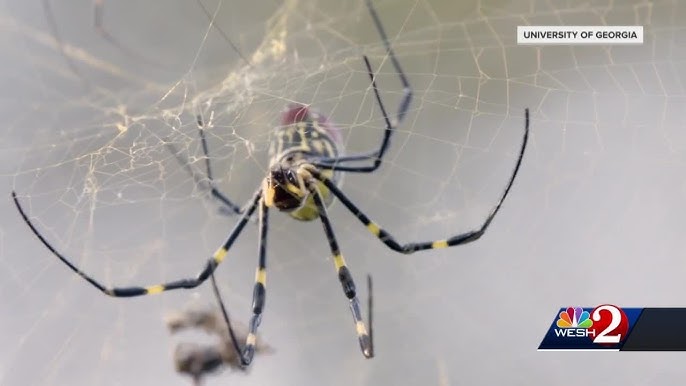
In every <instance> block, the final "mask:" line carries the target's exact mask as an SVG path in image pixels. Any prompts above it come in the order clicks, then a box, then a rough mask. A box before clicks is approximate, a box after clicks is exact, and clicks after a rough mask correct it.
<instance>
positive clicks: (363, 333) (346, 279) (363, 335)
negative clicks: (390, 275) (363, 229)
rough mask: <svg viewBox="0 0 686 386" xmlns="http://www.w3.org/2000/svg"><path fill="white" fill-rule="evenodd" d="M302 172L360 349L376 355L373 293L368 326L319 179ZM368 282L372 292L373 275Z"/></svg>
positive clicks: (303, 170)
mask: <svg viewBox="0 0 686 386" xmlns="http://www.w3.org/2000/svg"><path fill="white" fill-rule="evenodd" d="M301 173H303V174H305V175H306V176H305V181H306V184H307V188H308V189H309V191H310V192H311V194H312V198H313V199H314V203H315V205H316V206H317V210H318V211H319V219H320V220H321V222H322V226H323V227H324V233H325V234H326V238H327V241H328V242H329V247H330V248H331V254H332V255H333V261H334V265H335V267H336V273H337V274H338V280H339V281H340V282H341V286H342V287H343V293H344V294H345V297H346V298H348V300H349V301H350V311H351V312H352V315H353V321H354V322H355V330H356V332H357V338H358V340H359V342H360V349H361V350H362V354H363V355H364V356H365V358H373V357H374V341H373V340H372V335H371V331H372V330H371V328H372V326H371V320H372V319H371V295H370V302H369V303H370V308H369V310H368V318H369V319H368V324H369V330H368V328H367V327H368V326H367V325H366V324H365V323H364V321H363V319H362V312H361V310H360V301H359V300H358V298H357V290H356V287H355V281H354V280H353V277H352V275H351V274H350V270H349V269H348V266H347V265H346V263H345V259H344V258H343V255H342V254H341V251H340V248H339V247H338V241H337V240H336V235H335V234H334V231H333V227H332V226H331V221H329V216H328V214H327V211H326V205H325V204H324V200H323V199H322V197H321V192H320V191H319V187H318V186H317V180H315V179H314V178H313V177H312V175H310V173H309V172H307V170H306V169H301ZM367 283H368V285H369V289H370V292H371V277H369V276H368V277H367Z"/></svg>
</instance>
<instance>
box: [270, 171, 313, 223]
mask: <svg viewBox="0 0 686 386" xmlns="http://www.w3.org/2000/svg"><path fill="white" fill-rule="evenodd" d="M262 190H263V191H264V202H265V204H266V205H267V206H275V207H277V208H278V209H279V210H281V211H284V212H292V211H294V210H296V209H298V208H301V207H302V206H303V205H304V204H305V200H306V199H307V189H306V188H305V184H304V181H303V179H302V177H300V176H299V175H298V171H297V169H295V168H294V167H293V166H292V165H290V163H287V162H284V163H278V164H276V165H274V166H272V168H271V170H269V175H268V176H267V177H266V178H265V179H264V183H263V186H262Z"/></svg>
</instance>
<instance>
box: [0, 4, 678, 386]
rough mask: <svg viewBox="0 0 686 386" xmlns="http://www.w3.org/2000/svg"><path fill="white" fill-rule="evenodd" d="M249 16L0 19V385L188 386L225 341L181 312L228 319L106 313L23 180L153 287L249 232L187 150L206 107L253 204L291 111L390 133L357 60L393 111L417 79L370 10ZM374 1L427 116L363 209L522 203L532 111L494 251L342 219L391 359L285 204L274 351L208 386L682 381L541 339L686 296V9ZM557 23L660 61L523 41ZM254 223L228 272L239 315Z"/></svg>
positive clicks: (94, 268)
mask: <svg viewBox="0 0 686 386" xmlns="http://www.w3.org/2000/svg"><path fill="white" fill-rule="evenodd" d="M236 3H241V4H236ZM243 3H244V2H238V1H220V2H217V1H206V2H203V3H202V4H203V5H202V6H201V5H199V4H198V3H196V2H184V1H178V2H172V3H170V2H168V1H157V2H144V3H142V4H138V3H134V2H130V3H124V2H114V1H112V2H105V3H104V8H103V9H104V14H103V15H104V16H103V17H104V19H103V25H104V27H105V29H106V31H107V35H102V34H98V32H97V30H96V29H94V28H93V4H92V3H91V2H90V1H81V2H78V3H73V4H70V5H68V6H67V5H65V4H62V2H50V3H49V4H50V6H49V8H50V9H51V11H52V12H51V13H49V14H46V13H45V4H44V3H42V2H41V1H32V2H26V4H24V3H23V2H22V3H20V2H11V3H10V2H6V3H4V4H2V5H0V31H2V33H1V34H0V44H1V45H2V52H3V62H4V63H3V73H2V75H0V89H1V90H2V102H1V103H0V127H1V130H2V132H3V135H2V137H0V157H1V162H0V178H2V180H3V186H5V187H6V189H5V190H4V191H3V192H2V196H0V197H6V199H2V200H0V211H1V212H0V213H1V214H0V221H1V222H0V224H1V225H0V293H2V297H3V302H2V309H1V310H0V313H1V314H2V317H1V318H0V334H1V335H0V336H1V337H2V342H3V344H2V345H0V384H2V385H17V384H26V385H33V384H36V385H64V384H69V385H85V384H89V385H93V384H98V385H124V384H138V385H153V384H179V385H181V384H188V380H187V379H183V378H182V377H180V376H179V375H177V374H176V373H174V369H173V364H172V351H173V347H174V344H175V342H178V341H180V340H182V341H191V342H209V341H212V338H209V337H207V336H205V335H203V334H200V333H198V334H193V333H190V334H187V335H184V336H182V337H176V336H171V335H170V334H169V333H168V331H167V330H166V327H165V325H164V318H165V315H169V314H170V313H172V312H175V311H177V310H180V309H184V308H185V307H189V306H198V307H205V306H212V305H214V304H215V303H214V299H213V298H212V296H211V291H210V288H209V285H205V286H202V287H200V288H198V289H196V290H193V291H173V292H171V293H165V294H163V295H158V296H156V297H144V298H138V299H131V300H127V299H110V298H107V297H105V296H103V295H102V294H100V293H98V292H97V291H96V290H94V289H93V288H91V287H89V286H88V285H87V283H85V282H84V281H83V280H81V279H80V278H79V277H77V276H76V275H73V274H72V273H71V272H70V271H68V270H67V269H66V267H64V266H63V265H62V264H61V263H60V262H59V261H58V260H57V259H56V258H55V257H54V256H52V255H51V254H50V253H49V252H48V251H47V250H46V249H45V248H44V247H43V246H42V245H40V243H39V242H38V240H36V239H35V237H33V235H31V234H30V231H29V229H28V228H27V227H26V226H25V225H24V224H23V223H22V222H21V219H20V217H19V216H18V214H17V213H16V210H15V209H14V206H13V204H12V203H11V200H10V191H11V190H16V191H17V194H18V197H19V199H20V200H21V202H22V203H23V204H24V206H25V208H26V210H27V211H28V212H29V214H30V217H31V218H32V220H33V221H34V222H35V223H36V225H37V226H38V227H39V228H40V229H41V231H42V232H43V233H44V235H45V237H47V238H48V239H49V240H50V241H51V242H52V243H53V244H54V245H55V247H57V248H58V249H59V250H60V251H62V252H63V253H65V254H67V255H68V256H70V257H71V258H72V259H73V260H75V261H76V262H78V264H79V266H81V267H82V268H83V269H84V270H85V271H87V272H89V273H91V274H92V275H93V276H95V277H97V278H99V279H101V280H103V281H104V282H106V283H108V284H116V285H129V284H131V285H148V284H156V283H159V282H162V281H165V280H170V279H175V278H180V277H186V276H194V275H195V274H196V273H197V272H198V271H199V270H200V269H201V267H202V265H203V263H204V261H205V259H207V258H208V257H209V256H210V254H211V253H212V252H213V251H214V250H215V249H216V248H217V246H219V245H220V244H221V242H222V241H223V240H224V238H225V237H226V235H227V233H228V231H230V229H231V228H232V226H233V223H234V222H235V220H236V219H235V217H233V216H231V215H228V214H226V213H225V211H222V209H221V205H219V203H218V202H217V201H216V200H213V199H212V198H211V197H210V195H209V192H208V191H207V189H204V188H203V186H206V181H202V183H200V184H196V183H195V182H194V181H193V179H192V178H191V177H190V176H189V174H188V173H187V171H186V170H184V169H183V168H182V167H181V166H179V163H178V162H177V160H176V159H175V157H174V155H173V154H172V153H171V152H170V150H169V146H168V145H172V146H173V147H174V148H175V149H177V150H178V154H179V155H180V156H181V157H183V158H186V159H188V160H189V164H190V167H191V168H192V169H193V170H195V171H197V172H199V173H202V171H203V167H204V159H203V157H202V149H201V144H200V140H199V138H198V135H197V126H196V118H195V117H196V115H198V114H199V115H201V116H202V117H203V119H204V121H205V122H206V123H207V128H206V131H205V132H206V135H207V138H208V142H209V146H210V155H211V159H212V162H213V168H214V174H215V177H216V179H217V185H218V186H219V187H220V188H221V190H222V191H223V192H225V193H226V194H228V195H229V196H230V197H231V198H232V199H234V200H235V201H236V202H238V203H239V204H243V203H244V202H245V201H247V200H248V199H249V197H250V194H251V193H252V192H253V191H254V189H255V187H257V185H258V184H259V182H260V180H261V178H262V177H263V175H264V173H265V170H266V168H267V166H268V165H267V156H266V152H267V148H268V145H269V135H270V133H271V130H272V129H273V127H274V126H275V125H276V124H277V119H278V114H279V112H280V111H281V110H282V109H283V108H284V106H285V105H286V104H287V103H289V102H300V103H305V104H311V105H312V107H313V108H316V109H317V110H319V111H320V112H321V113H323V114H325V115H327V116H329V117H330V118H331V119H332V120H333V121H334V122H335V123H336V124H337V125H338V127H340V128H341V130H342V133H343V137H344V138H345V143H346V151H347V152H349V153H356V152H360V151H365V150H369V149H372V148H375V147H376V146H377V144H378V141H379V140H380V138H381V135H382V134H383V129H384V125H383V119H382V117H381V115H380V113H379V111H378V107H377V106H376V104H375V102H374V100H373V92H372V90H371V88H370V87H369V79H368V77H367V74H366V71H365V68H364V64H363V62H362V54H366V55H367V56H369V58H370V60H371V62H372V66H373V67H374V68H375V69H376V70H377V71H378V77H377V81H378V84H379V87H380V90H381V92H382V96H383V98H384V101H385V104H386V106H387V107H388V108H389V109H390V110H391V111H395V108H396V106H397V103H398V102H399V100H400V98H401V96H402V88H401V85H400V83H399V82H398V80H397V75H396V74H395V73H394V72H393V67H392V66H391V63H390V61H389V60H388V57H387V56H386V54H385V50H384V47H383V44H382V42H381V41H380V39H379V37H378V35H377V33H376V31H375V30H374V26H373V24H372V21H371V18H370V17H369V15H368V13H367V11H366V8H365V6H364V3H363V2H362V1H356V2H352V3H348V2H344V3H341V4H337V2H335V1H296V0H290V1H286V2H283V4H281V3H280V2H273V3H268V4H260V5H259V7H256V4H251V3H249V4H243ZM458 3H459V4H458ZM375 4H376V7H377V10H378V12H379V15H380V17H381V19H382V21H383V23H384V25H385V27H386V29H387V32H388V34H389V37H390V39H391V43H392V45H393V47H394V49H395V51H396V54H397V56H398V59H399V60H400V62H401V64H402V66H403V68H404V70H405V71H406V72H407V74H408V77H409V80H410V82H411V84H412V87H413V89H414V92H415V99H414V102H413V105H412V106H411V108H410V111H409V113H408V116H407V119H406V120H405V122H404V123H403V124H402V125H401V126H400V127H399V128H398V132H397V134H396V136H395V137H394V139H393V141H392V144H391V148H390V150H389V154H388V156H387V158H386V159H385V160H384V165H383V166H382V168H381V169H380V170H379V171H378V173H375V174H372V175H346V176H345V179H344V184H343V189H344V191H346V192H347V193H349V195H350V197H351V198H352V199H353V200H355V202H356V203H358V204H359V206H360V207H361V208H363V209H364V210H366V211H367V212H368V214H369V215H370V217H373V218H374V219H375V220H376V221H377V222H379V223H380V224H382V225H384V226H386V227H387V228H389V230H390V231H392V232H393V233H394V234H395V235H396V236H397V237H398V238H399V239H400V240H403V241H412V240H417V241H418V240H424V239H435V238H441V237H443V236H447V235H449V234H454V233H457V232H459V231H467V230H470V229H473V228H474V227H476V226H477V225H478V224H480V223H481V221H482V220H483V218H484V217H485V216H486V214H487V213H488V211H489V210H490V209H491V206H492V205H493V204H494V202H495V200H497V198H498V197H499V195H500V194H501V192H502V189H503V188H504V185H505V183H506V180H507V178H508V176H509V174H510V172H511V170H512V167H513V166H514V163H515V157H516V153H517V151H518V149H519V145H520V143H521V138H522V134H523V129H524V108H525V107H529V108H530V111H531V118H532V123H531V128H532V135H531V138H530V143H529V147H528V150H527V154H526V156H525V159H524V163H523V165H522V169H521V171H520V175H519V177H518V179H517V181H516V182H515V185H514V187H513V190H512V193H511V195H510V197H508V199H507V200H506V202H505V204H504V207H503V210H502V212H501V213H500V214H499V215H498V216H497V217H496V219H495V220H494V222H493V225H492V227H491V228H490V229H489V231H488V232H487V233H486V235H485V236H484V237H483V238H482V239H481V240H480V241H478V242H476V243H474V244H470V245H468V246H464V247H458V248H453V249H445V250H441V251H429V252H423V253H418V254H415V255H412V256H401V255H397V254H395V253H394V252H392V251H390V250H388V249H387V248H386V247H384V246H383V245H382V244H381V243H379V242H378V241H377V240H376V239H374V238H373V237H372V236H370V235H369V234H368V233H367V232H366V230H365V229H364V227H363V226H361V225H360V224H359V222H358V221H357V220H356V219H355V218H354V217H352V216H351V215H349V213H347V212H346V211H345V210H344V208H343V207H342V206H341V205H339V204H334V206H333V207H332V210H331V217H332V220H333V224H334V227H335V229H336V232H337V235H338V238H339V240H340V243H341V248H342V250H343V253H344V254H345V255H346V257H347V259H348V263H349V265H350V268H351V270H352V272H353V274H354V276H355V278H356V280H357V282H358V287H360V290H361V292H364V289H363V288H364V286H363V285H362V284H363V283H364V280H363V279H364V275H365V274H366V273H367V272H371V273H372V274H373V275H374V277H375V296H376V299H375V305H376V307H377V308H376V314H375V323H376V325H375V331H376V355H377V357H376V358H375V359H373V360H371V361H368V360H365V359H363V357H362V356H361V355H360V353H359V349H358V347H357V341H356V338H355V333H354V330H353V328H352V326H351V323H350V320H349V319H350V316H349V311H348V310H347V301H346V299H345V298H344V296H343V295H342V294H341V293H340V288H339V284H338V282H337V279H336V276H335V273H334V271H333V263H332V261H331V259H330V257H329V252H328V247H327V245H326V241H325V238H324V235H323V232H322V231H321V225H320V224H319V223H317V222H312V223H295V222H294V221H292V220H291V219H289V218H287V217H286V216H283V215H278V214H276V213H275V212H272V213H274V214H273V215H272V216H271V219H272V223H271V230H270V240H269V252H268V253H269V257H268V259H269V266H268V272H269V278H268V291H269V292H268V294H267V308H266V310H265V314H264V321H263V324H262V327H261V332H262V335H263V336H264V337H265V339H266V341H267V342H268V343H269V345H270V346H271V347H273V348H274V352H273V353H271V354H269V355H268V356H257V357H256V360H255V363H254V365H253V368H252V369H251V371H250V372H249V374H248V375H247V376H243V375H241V374H230V372H229V371H226V372H225V373H224V374H222V375H220V376H218V377H211V378H209V379H208V380H207V384H210V385H211V384H224V383H227V382H231V383H232V384H253V383H254V384H266V383H268V384H315V385H321V384H335V385H338V384H341V385H343V384H346V385H347V384H368V385H374V384H411V385H418V384H438V385H448V384H462V383H465V384H495V383H496V382H498V383H506V384H537V383H540V384H550V383H561V382H564V381H563V380H566V378H563V376H564V375H563V374H566V369H568V368H570V367H575V368H577V367H578V368H584V369H585V370H586V372H585V373H584V374H589V375H597V376H601V377H602V378H603V380H604V382H605V383H607V384H620V383H626V382H628V381H633V382H636V379H640V380H645V381H648V380H650V381H651V382H655V383H659V384H671V383H676V382H677V380H678V379H682V378H680V377H683V375H684V370H680V369H683V366H682V365H681V361H679V359H680V358H678V357H677V356H676V355H674V356H670V355H660V356H657V355H653V354H648V353H643V354H636V355H632V356H630V357H629V356H622V355H614V356H613V354H610V355H607V356H602V357H600V356H592V357H591V356H590V355H587V354H584V353H578V354H576V353H575V354H573V355H572V354H566V355H565V353H546V354H542V353H536V352H535V348H536V347H537V345H538V343H539V341H540V339H541V337H542V336H543V334H544V331H545V329H546V328H547V326H548V325H549V323H550V317H551V315H552V313H553V312H554V311H553V310H556V309H557V308H559V307H561V306H568V305H586V306H593V305H596V304H598V303H606V302H613V303H616V304H618V305H625V306H644V305H645V306H664V305H671V306H679V305H683V304H684V303H686V295H684V294H686V284H684V283H683V280H682V279H681V278H682V276H683V272H686V264H685V263H684V261H683V253H682V252H683V245H682V244H683V243H681V242H680V241H681V232H680V230H681V229H683V227H684V220H683V213H685V212H684V209H685V204H684V202H685V201H686V200H684V198H685V197H686V180H685V179H684V173H683V171H684V170H685V167H686V165H685V161H686V160H685V159H684V151H686V135H685V134H684V128H686V118H685V117H686V115H684V113H683V108H684V106H686V41H685V40H684V39H685V38H684V36H686V35H685V34H686V23H685V22H684V20H686V6H685V5H684V4H683V2H680V1H676V0H675V1H622V2H611V1H610V2H608V1H597V2H595V1H591V2H584V3H582V4H579V3H578V2H571V1H570V2H567V1H546V2H542V1H533V0H530V1H523V2H509V1H476V2H454V1H445V2H437V1H428V0H415V1H413V0H408V1H390V0H378V1H375ZM203 6H204V7H205V9H206V11H207V13H208V14H209V15H210V17H209V18H208V16H207V15H206V14H205V11H203V8H202V7H203ZM50 20H53V23H54V26H52V27H51V24H50V23H51V22H50ZM557 24H563V25H633V24H638V25H644V26H645V44H643V45H641V46H625V47H620V46H612V47H610V46H597V47H596V46H584V47H580V46H549V47H532V46H517V45H516V41H515V40H516V35H515V31H516V26H517V25H557ZM106 36H111V37H113V38H114V39H116V41H114V42H112V41H109V40H108V39H107V38H106ZM226 37H229V38H230V39H231V42H229V41H228V40H227V39H226ZM231 44H235V45H236V46H237V47H238V49H239V51H240V54H239V53H238V52H237V51H236V50H234V49H233V48H232V47H231ZM241 54H242V56H243V57H244V58H241ZM256 233H257V232H256V228H255V227H254V226H250V228H249V229H248V230H247V231H246V232H244V234H243V235H242V236H241V238H240V240H239V241H238V242H237V243H236V245H235V247H234V248H233V249H232V250H231V251H230V252H229V257H228V258H227V261H226V262H225V263H224V264H223V265H222V266H221V267H220V268H219V270H218V273H217V277H218V279H219V281H220V285H221V287H222V290H223V293H224V297H225V299H226V300H227V303H228V307H229V310H230V311H231V313H232V317H233V318H236V319H238V320H240V321H241V322H243V323H244V322H245V321H247V318H248V316H249V311H250V302H251V295H252V292H251V289H252V280H253V273H254V267H255V265H256V262H257V251H256V249H257V248H256V245H257V238H256ZM639 363H640V366H638V364H639ZM615 366H616V370H615ZM619 369H621V371H619ZM608 372H610V373H612V376H611V377H607V378H606V374H607V373H608ZM656 374H662V375H656Z"/></svg>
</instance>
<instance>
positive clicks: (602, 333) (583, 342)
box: [538, 304, 641, 350]
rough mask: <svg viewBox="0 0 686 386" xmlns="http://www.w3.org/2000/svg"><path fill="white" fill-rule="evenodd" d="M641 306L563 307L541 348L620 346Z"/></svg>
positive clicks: (618, 347) (607, 347) (603, 348)
mask: <svg viewBox="0 0 686 386" xmlns="http://www.w3.org/2000/svg"><path fill="white" fill-rule="evenodd" d="M640 310H641V309H633V308H632V309H626V311H625V310H623V309H622V308H620V307H617V306H615V305H612V304H603V305H600V306H597V307H595V308H590V307H567V308H560V311H559V312H558V313H557V315H556V316H555V319H553V323H552V324H551V326H550V328H549V329H548V332H547V333H546V335H545V336H544V337H543V341H542V342H541V344H540V346H539V347H538V349H539V350H619V349H620V348H621V347H622V345H623V344H624V342H625V341H626V339H627V336H628V335H629V333H630V331H631V328H632V326H633V325H634V324H635V322H636V319H637V318H638V316H639V315H640Z"/></svg>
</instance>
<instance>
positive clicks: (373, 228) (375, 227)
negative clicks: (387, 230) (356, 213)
mask: <svg viewBox="0 0 686 386" xmlns="http://www.w3.org/2000/svg"><path fill="white" fill-rule="evenodd" d="M367 229H369V231H370V232H372V234H373V235H374V236H377V237H378V236H379V234H381V228H379V226H378V225H376V224H374V223H373V222H370V223H369V224H367Z"/></svg>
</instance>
